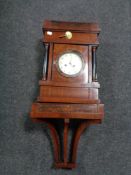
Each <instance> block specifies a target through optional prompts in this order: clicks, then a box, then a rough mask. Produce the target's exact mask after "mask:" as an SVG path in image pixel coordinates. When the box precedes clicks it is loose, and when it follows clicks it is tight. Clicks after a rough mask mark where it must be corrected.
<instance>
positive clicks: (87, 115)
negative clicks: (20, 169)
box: [30, 20, 104, 169]
mask: <svg viewBox="0 0 131 175" xmlns="http://www.w3.org/2000/svg"><path fill="white" fill-rule="evenodd" d="M99 33H100V28H99V25H98V24H97V23H77V22H60V21H49V20H46V21H45V22H44V24H43V44H44V47H45V54H44V60H43V77H42V80H40V81H39V86H40V93H39V96H38V98H37V100H36V102H34V103H33V104H32V109H31V114H30V115H31V118H32V120H33V121H34V122H46V123H47V125H48V127H49V129H50V133H51V138H52V141H53V148H54V161H55V162H54V165H55V167H56V168H69V169H72V168H75V167H76V157H77V147H78V142H79V139H80V136H81V134H82V133H83V131H84V130H85V129H86V128H87V127H88V126H89V125H92V124H99V123H101V121H102V118H103V116H104V105H103V104H101V102H100V99H99V88H100V84H99V83H98V81H97V59H96V50H97V47H98V45H99V40H98V35H99ZM57 121H59V124H60V122H61V124H60V125H62V128H63V130H62V131H63V132H62V137H60V133H59V132H58V128H57V126H56V124H58V122H57ZM75 121H77V122H76V123H77V127H76V128H75V132H74V134H73V138H72V143H71V149H69V150H70V153H69V150H68V147H69V144H68V134H69V128H70V127H71V126H72V125H70V123H71V122H75ZM83 151H84V150H83ZM69 155H70V156H69Z"/></svg>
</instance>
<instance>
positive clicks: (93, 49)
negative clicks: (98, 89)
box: [92, 46, 97, 81]
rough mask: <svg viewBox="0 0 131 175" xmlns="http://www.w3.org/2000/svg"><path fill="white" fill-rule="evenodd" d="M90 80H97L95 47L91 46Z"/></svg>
mask: <svg viewBox="0 0 131 175" xmlns="http://www.w3.org/2000/svg"><path fill="white" fill-rule="evenodd" d="M92 80H93V81H97V59H96V47H94V46H93V48H92Z"/></svg>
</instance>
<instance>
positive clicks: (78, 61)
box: [58, 51, 83, 77]
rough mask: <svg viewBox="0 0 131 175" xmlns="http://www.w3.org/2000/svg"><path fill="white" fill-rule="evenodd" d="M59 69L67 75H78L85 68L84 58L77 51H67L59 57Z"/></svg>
mask: <svg viewBox="0 0 131 175" xmlns="http://www.w3.org/2000/svg"><path fill="white" fill-rule="evenodd" d="M58 69H59V71H60V72H61V73H63V74H64V75H65V76H69V77H73V76H77V75H78V74H79V73H80V72H81V70H82V69H83V58H82V56H81V55H80V54H79V53H77V52H75V51H70V52H66V53H64V54H62V55H61V56H60V57H59V59H58Z"/></svg>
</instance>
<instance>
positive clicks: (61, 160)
mask: <svg viewBox="0 0 131 175" xmlns="http://www.w3.org/2000/svg"><path fill="white" fill-rule="evenodd" d="M63 120H64V129H63V144H62V145H63V149H62V151H63V152H61V148H62V145H61V144H60V136H59V133H58V131H57V129H56V126H55V124H54V123H53V122H52V120H51V119H50V120H46V119H33V121H35V122H45V123H47V125H48V127H49V129H50V133H51V138H52V142H53V148H54V161H55V163H54V166H55V167H56V168H66V169H72V168H76V158H77V148H78V143H79V140H80V136H81V135H82V133H83V132H84V130H85V129H86V128H87V127H88V126H90V125H91V124H98V123H101V120H100V119H96V120H91V119H87V120H84V119H83V120H81V121H80V123H79V125H78V127H77V129H76V131H75V133H74V136H73V138H72V144H71V153H70V157H69V160H68V131H69V124H70V119H63Z"/></svg>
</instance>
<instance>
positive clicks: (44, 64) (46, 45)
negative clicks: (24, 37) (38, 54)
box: [43, 43, 49, 80]
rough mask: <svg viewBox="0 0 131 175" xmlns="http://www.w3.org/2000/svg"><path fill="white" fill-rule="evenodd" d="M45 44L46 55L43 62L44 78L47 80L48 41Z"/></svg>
mask: <svg viewBox="0 0 131 175" xmlns="http://www.w3.org/2000/svg"><path fill="white" fill-rule="evenodd" d="M44 46H45V55H44V62H43V80H46V78H47V64H48V50H49V44H47V43H46V44H44Z"/></svg>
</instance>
